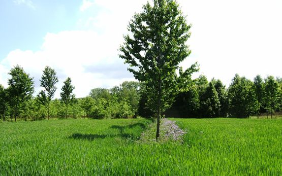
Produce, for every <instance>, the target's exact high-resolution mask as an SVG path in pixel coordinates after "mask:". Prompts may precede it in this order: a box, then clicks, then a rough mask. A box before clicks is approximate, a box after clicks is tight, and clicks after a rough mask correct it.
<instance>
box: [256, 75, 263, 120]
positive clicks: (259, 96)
mask: <svg viewBox="0 0 282 176" xmlns="http://www.w3.org/2000/svg"><path fill="white" fill-rule="evenodd" d="M254 87H255V93H256V98H257V100H258V101H257V103H258V112H257V115H258V116H259V114H260V113H261V111H262V109H263V104H264V95H265V92H264V82H263V79H262V78H261V76H260V75H257V76H256V77H255V78H254Z"/></svg>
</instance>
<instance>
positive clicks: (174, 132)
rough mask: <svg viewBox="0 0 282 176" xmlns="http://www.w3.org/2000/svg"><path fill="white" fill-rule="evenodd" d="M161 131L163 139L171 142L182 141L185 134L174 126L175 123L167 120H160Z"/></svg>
mask: <svg viewBox="0 0 282 176" xmlns="http://www.w3.org/2000/svg"><path fill="white" fill-rule="evenodd" d="M161 128H162V130H163V131H164V132H165V137H167V138H169V139H172V140H175V141H177V140H182V136H183V135H184V134H185V131H183V130H182V129H180V128H179V126H177V125H176V123H175V121H171V120H168V119H162V125H161Z"/></svg>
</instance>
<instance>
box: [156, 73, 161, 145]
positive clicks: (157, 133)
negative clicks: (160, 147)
mask: <svg viewBox="0 0 282 176" xmlns="http://www.w3.org/2000/svg"><path fill="white" fill-rule="evenodd" d="M158 81H159V86H158V92H159V95H158V117H157V132H156V140H157V141H158V140H159V137H160V124H161V113H162V112H161V98H162V83H161V78H160V75H159V80H158Z"/></svg>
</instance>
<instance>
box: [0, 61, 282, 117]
mask: <svg viewBox="0 0 282 176" xmlns="http://www.w3.org/2000/svg"><path fill="white" fill-rule="evenodd" d="M9 74H10V75H11V79H9V81H8V84H9V87H7V88H4V87H3V86H1V85H0V114H1V117H2V119H3V120H10V119H15V120H16V119H17V118H21V119H25V120H28V119H29V120H40V119H46V118H69V117H72V118H78V117H88V118H98V119H102V118H136V117H138V116H142V117H148V118H150V117H153V116H154V115H155V114H153V113H152V112H151V111H150V108H149V107H148V105H147V99H148V97H147V96H146V95H147V92H146V91H145V89H144V88H143V86H142V84H140V83H138V82H133V81H125V82H123V83H122V84H121V85H120V86H115V87H113V88H111V89H105V88H94V89H92V90H91V92H90V93H89V96H87V97H84V98H75V95H74V94H73V93H72V91H73V89H75V86H73V85H71V78H68V79H67V80H66V81H65V82H64V86H63V87H62V89H61V98H59V99H53V95H54V93H55V91H56V86H55V84H56V83H57V82H58V79H57V78H56V72H55V70H53V69H51V68H50V67H46V68H45V70H44V71H43V75H42V79H41V80H40V81H41V86H42V88H43V90H42V91H41V92H40V93H39V94H38V95H37V96H34V93H33V92H34V91H33V90H34V85H33V79H32V78H31V77H30V76H29V74H27V73H25V72H24V70H23V68H21V67H20V66H16V67H14V68H12V69H11V71H10V73H9ZM187 79H188V80H186V81H183V82H184V83H185V84H186V85H184V86H182V87H184V88H183V89H181V90H180V91H179V92H177V94H176V96H175V97H174V103H173V104H172V106H171V107H170V108H169V109H168V110H167V111H166V112H165V113H164V115H165V116H166V117H182V118H212V117H235V118H247V117H250V116H260V115H264V116H267V117H268V116H269V117H272V116H273V114H279V112H280V111H281V108H282V79H279V78H274V77H273V76H268V77H267V78H262V77H261V76H259V75H258V76H256V77H255V78H254V80H253V81H252V80H249V79H247V78H245V77H241V76H239V75H238V74H236V75H235V77H234V78H233V79H232V82H231V84H230V86H229V87H226V86H225V85H223V83H222V82H221V81H220V80H217V79H212V80H211V81H208V80H207V78H206V77H205V76H204V75H201V76H199V77H198V78H196V79H191V78H187ZM44 80H45V82H44ZM44 83H45V84H44Z"/></svg>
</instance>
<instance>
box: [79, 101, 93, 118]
mask: <svg viewBox="0 0 282 176" xmlns="http://www.w3.org/2000/svg"><path fill="white" fill-rule="evenodd" d="M80 104H81V108H82V109H83V110H84V112H85V113H86V117H90V116H91V113H92V110H93V107H94V105H95V101H94V99H93V98H92V97H90V96H87V97H85V98H82V99H81V102H80Z"/></svg>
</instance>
